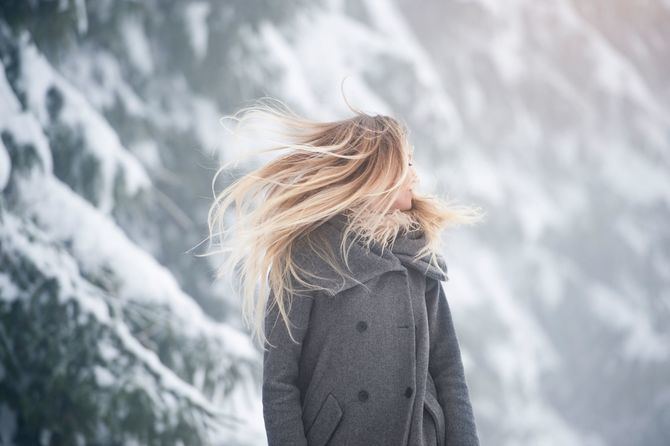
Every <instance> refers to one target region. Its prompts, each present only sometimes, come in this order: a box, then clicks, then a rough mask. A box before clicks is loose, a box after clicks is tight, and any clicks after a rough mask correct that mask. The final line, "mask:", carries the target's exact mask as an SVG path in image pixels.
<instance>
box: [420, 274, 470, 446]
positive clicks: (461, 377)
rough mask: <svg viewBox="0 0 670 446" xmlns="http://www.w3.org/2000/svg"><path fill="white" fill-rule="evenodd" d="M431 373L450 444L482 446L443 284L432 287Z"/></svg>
mask: <svg viewBox="0 0 670 446" xmlns="http://www.w3.org/2000/svg"><path fill="white" fill-rule="evenodd" d="M428 287H429V288H428V289H427V291H426V305H427V307H428V323H429V331H430V356H429V371H430V374H431V375H432V377H433V380H434V381H435V386H436V387H437V394H438V401H439V402H440V405H441V406H442V410H443V412H444V416H445V422H446V444H453V445H459V446H479V437H478V436H477V428H476V425H475V417H474V413H473V410H472V406H471V404H470V395H469V391H468V386H467V383H466V380H465V372H464V369H463V363H462V360H461V351H460V347H459V345H458V338H457V336H456V331H455V329H454V323H453V321H452V317H451V311H450V309H449V303H448V302H447V297H446V294H445V292H444V288H443V286H442V283H441V282H439V281H437V280H435V281H433V283H432V284H431V285H428Z"/></svg>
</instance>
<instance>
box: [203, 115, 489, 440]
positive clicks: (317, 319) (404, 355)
mask: <svg viewBox="0 0 670 446" xmlns="http://www.w3.org/2000/svg"><path fill="white" fill-rule="evenodd" d="M243 112H246V114H245V116H244V118H243V119H241V120H240V123H244V122H245V121H247V120H250V119H253V118H254V117H261V118H263V119H265V118H270V119H271V120H274V121H272V122H276V123H278V124H280V126H279V127H280V128H281V129H282V130H281V131H279V133H280V134H282V135H284V136H286V137H287V138H286V140H285V141H282V142H281V143H279V144H278V145H277V146H275V147H273V148H271V149H270V150H285V149H289V151H288V152H287V153H286V154H283V155H281V156H279V157H277V158H276V159H274V160H272V161H270V162H268V163H267V164H265V165H263V166H262V167H260V168H259V169H257V170H256V171H254V172H252V173H250V174H248V175H245V176H243V177H241V178H240V179H238V180H237V181H235V182H234V183H233V184H231V185H230V186H229V187H228V188H226V189H225V190H224V191H223V192H222V193H221V194H219V195H218V196H217V198H216V201H215V204H214V206H213V207H212V209H211V210H210V214H209V220H208V221H209V224H210V231H212V228H213V227H214V226H215V225H218V228H219V229H220V232H219V234H221V235H222V237H223V238H224V239H225V238H226V234H230V236H229V237H228V239H230V240H231V241H230V248H228V249H226V251H227V252H230V257H229V259H228V262H229V263H227V264H226V265H224V266H222V267H221V270H220V274H223V273H225V272H229V271H232V270H234V269H236V268H237V267H240V268H239V270H240V271H239V272H240V275H239V277H241V279H242V282H243V284H244V287H243V288H244V289H243V291H242V294H243V304H244V306H243V310H244V317H245V321H246V322H247V323H249V321H250V320H253V323H252V324H251V327H252V333H253V335H254V336H255V337H256V338H257V339H258V340H259V341H260V342H261V343H262V345H263V348H264V361H263V388H262V399H263V414H264V422H265V428H266V433H267V438H268V443H269V445H270V446H275V445H287V446H288V445H291V446H295V445H310V446H323V445H326V444H328V445H385V446H388V445H431V446H432V445H435V446H447V445H448V446H456V445H458V446H463V445H478V444H479V440H478V436H477V432H476V426H475V419H474V415H473V411H472V408H471V404H470V398H469V392H468V387H467V384H466V381H465V377H464V369H463V365H462V362H461V356H460V350H459V345H458V340H457V337H456V333H455V331H454V325H453V322H452V319H451V314H450V310H449V305H448V303H447V299H446V295H445V292H444V289H443V287H442V283H441V281H443V280H447V275H446V270H447V268H446V263H445V261H444V258H443V257H442V256H441V255H440V254H439V253H438V252H437V248H438V247H439V243H440V240H439V233H440V231H441V229H442V228H443V227H445V226H446V225H447V224H452V223H459V222H461V223H462V222H474V221H476V220H477V219H479V218H480V217H481V214H479V213H478V212H477V210H474V209H470V208H466V207H460V208H457V207H451V206H446V205H445V204H444V203H442V202H441V201H440V200H438V199H436V198H434V197H430V196H425V195H420V194H418V193H417V191H416V190H415V189H414V185H415V183H416V180H417V178H416V172H415V170H414V168H413V166H412V164H413V163H412V159H413V151H412V147H411V145H410V144H409V141H408V139H407V131H406V128H405V126H403V125H402V124H400V123H399V122H398V121H397V120H396V119H394V118H392V117H389V116H381V115H376V116H369V115H367V114H365V113H362V112H359V111H355V114H354V115H353V116H352V117H350V118H347V119H343V120H339V121H333V122H315V121H310V120H308V119H305V118H301V117H299V116H297V115H295V114H294V113H292V112H290V111H288V110H287V109H286V110H281V109H279V108H277V109H275V108H273V107H271V106H263V105H261V106H258V107H250V108H248V109H244V110H243ZM238 129H239V126H238ZM233 202H234V203H236V218H235V222H234V226H233V229H231V230H226V229H225V228H224V225H223V214H224V211H225V209H226V208H227V207H229V206H230V205H231V204H232V203H233ZM224 244H226V243H225V242H224ZM258 278H262V279H267V282H269V287H270V289H269V292H267V291H268V290H267V288H266V284H265V282H266V280H261V287H260V288H261V289H260V292H259V293H258V294H256V293H255V288H256V282H257V280H258ZM280 316H281V317H280ZM266 342H267V344H268V348H265V344H266Z"/></svg>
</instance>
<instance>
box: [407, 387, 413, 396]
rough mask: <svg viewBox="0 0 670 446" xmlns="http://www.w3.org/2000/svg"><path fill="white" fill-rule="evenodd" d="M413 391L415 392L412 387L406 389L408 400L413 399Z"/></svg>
mask: <svg viewBox="0 0 670 446" xmlns="http://www.w3.org/2000/svg"><path fill="white" fill-rule="evenodd" d="M412 391H413V390H412V388H411V387H408V388H406V389H405V396H406V397H407V398H409V397H411V396H412Z"/></svg>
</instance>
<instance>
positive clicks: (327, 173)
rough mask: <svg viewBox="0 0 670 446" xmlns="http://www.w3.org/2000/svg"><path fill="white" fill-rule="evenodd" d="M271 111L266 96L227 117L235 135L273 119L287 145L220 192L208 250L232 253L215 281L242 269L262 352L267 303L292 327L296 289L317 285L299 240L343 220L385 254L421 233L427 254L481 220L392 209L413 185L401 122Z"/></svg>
mask: <svg viewBox="0 0 670 446" xmlns="http://www.w3.org/2000/svg"><path fill="white" fill-rule="evenodd" d="M272 104H273V102H272V100H270V101H264V100H263V99H260V100H258V101H257V104H255V105H252V106H249V107H245V108H242V109H241V110H240V111H238V112H237V113H235V114H234V115H232V116H228V117H231V118H233V119H234V120H235V121H236V122H237V125H236V127H235V129H234V130H233V132H234V133H238V132H240V131H242V130H243V128H244V126H245V125H246V124H248V123H249V122H253V120H254V119H260V120H261V121H265V120H267V121H268V122H270V123H272V124H273V126H274V127H275V131H276V132H277V134H279V135H280V137H283V138H284V139H283V140H281V141H280V142H278V143H276V145H274V146H272V147H270V148H268V149H264V150H262V151H261V152H268V151H279V150H288V152H287V153H285V154H282V155H280V156H278V157H276V158H275V159H272V160H271V161H269V162H267V163H266V164H264V165H262V166H260V167H258V168H257V169H256V170H254V171H252V172H250V173H248V174H246V175H243V176H241V177H240V178H238V179H236V180H235V181H233V182H232V183H231V184H230V185H228V186H227V187H226V188H225V189H224V190H223V191H221V192H220V193H218V194H216V193H215V192H214V202H213V204H212V205H211V207H210V209H209V213H208V218H207V222H208V226H209V239H210V246H212V241H213V240H214V238H215V237H216V238H218V240H219V243H215V244H216V245H218V247H219V249H212V250H211V251H210V253H209V254H214V253H226V254H227V256H226V259H225V261H224V262H223V263H222V264H221V265H220V266H219V268H218V269H217V271H216V277H217V278H219V277H222V276H227V275H232V274H233V272H237V274H236V275H235V277H236V278H237V279H238V280H239V281H240V283H241V284H242V286H241V288H242V289H241V291H240V293H241V296H242V313H243V316H244V321H245V323H246V324H247V326H251V330H252V339H253V338H255V339H257V340H258V341H259V342H260V343H261V345H262V346H263V348H264V346H265V342H266V341H267V338H266V335H265V330H264V317H265V312H266V307H267V305H268V303H269V304H271V305H278V309H279V312H280V314H281V315H282V318H283V320H284V323H285V324H286V326H287V327H290V324H289V320H288V316H287V305H286V304H287V303H288V304H289V305H290V298H291V297H292V296H293V295H294V293H295V292H296V289H295V288H294V285H295V284H296V283H297V284H301V285H302V286H305V287H308V288H309V287H312V285H311V284H309V283H307V282H306V281H305V280H304V279H303V277H304V276H302V275H301V273H307V274H308V273H309V272H304V271H300V268H298V266H297V264H296V262H295V261H294V257H293V254H292V253H293V252H294V250H295V249H296V246H297V242H298V241H300V240H302V239H303V238H304V237H306V236H308V235H309V233H310V232H311V231H312V230H313V229H315V228H316V227H318V226H319V225H320V224H322V223H323V222H325V221H326V220H328V219H330V218H331V217H333V216H335V215H336V214H339V213H346V214H347V215H349V216H350V224H349V225H347V228H346V230H345V234H350V233H352V234H356V236H357V237H358V239H359V240H361V242H362V243H364V244H365V245H369V244H370V243H379V244H380V245H381V246H382V248H383V247H386V246H388V245H389V244H390V243H392V242H393V240H394V237H395V235H396V234H398V233H399V232H400V231H402V230H409V229H414V228H420V229H422V230H423V231H424V232H425V235H426V239H427V241H428V244H427V245H426V247H425V251H435V250H436V249H438V248H439V244H440V231H441V230H442V229H443V228H444V227H445V226H446V225H447V224H453V223H472V222H474V221H477V220H478V219H479V218H480V217H481V216H482V214H481V213H479V209H474V208H470V207H466V206H448V205H447V204H446V203H445V202H443V201H442V200H440V199H438V198H436V197H433V196H428V195H420V194H418V193H417V192H416V191H415V192H414V195H413V199H412V209H411V210H407V211H399V210H397V209H395V210H392V209H391V208H392V205H393V203H394V201H395V198H396V194H397V193H398V192H399V190H400V188H401V186H403V184H404V182H405V181H406V180H407V178H408V172H409V168H408V162H409V155H410V152H411V146H410V144H409V142H408V139H407V127H406V126H405V125H404V124H402V123H401V122H399V121H398V120H397V119H395V118H392V117H389V116H384V115H375V116H371V115H369V114H366V113H363V112H361V111H358V110H353V111H354V115H353V116H351V117H348V118H346V119H341V120H337V121H326V122H322V121H315V120H310V119H307V118H304V117H301V116H299V115H297V114H296V113H294V112H293V111H291V110H290V109H289V108H288V107H287V106H285V105H283V104H281V102H279V101H276V102H275V104H277V106H273V105H272ZM275 124H276V125H275ZM234 162H236V161H233V162H231V163H226V164H224V165H222V166H221V167H220V168H219V169H218V170H217V172H216V174H215V176H214V180H213V182H212V186H213V191H214V183H215V182H216V179H217V177H218V175H219V174H220V173H221V172H223V171H224V170H226V169H227V168H228V167H229V165H231V164H232V163H234ZM233 203H234V205H235V208H234V209H235V215H234V219H233V220H232V221H231V222H230V225H229V227H226V226H227V225H226V220H225V213H226V210H227V209H228V207H230V206H231V205H232V204H233ZM342 249H343V251H342V253H344V249H345V247H344V246H342ZM345 258H346V256H345ZM327 261H328V263H329V264H331V265H332V266H333V267H334V268H335V269H336V270H337V271H341V269H340V268H339V267H338V265H335V264H333V262H332V261H331V260H330V259H329V260H327ZM259 279H260V284H259V283H258V282H259ZM233 283H234V280H233ZM268 284H269V287H270V293H268ZM259 285H260V286H259ZM257 289H258V293H257V292H256V291H257ZM269 297H272V301H270V302H268V298H269ZM289 333H290V328H289Z"/></svg>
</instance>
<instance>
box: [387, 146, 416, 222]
mask: <svg viewBox="0 0 670 446" xmlns="http://www.w3.org/2000/svg"><path fill="white" fill-rule="evenodd" d="M413 164H414V153H413V152H410V154H409V175H408V176H407V180H406V181H405V184H404V185H403V186H402V187H401V189H400V193H399V194H398V197H397V198H396V200H395V201H394V202H393V206H392V209H400V210H401V211H407V210H409V209H412V195H413V188H414V186H415V184H416V183H417V182H418V176H417V174H416V170H414V166H413Z"/></svg>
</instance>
